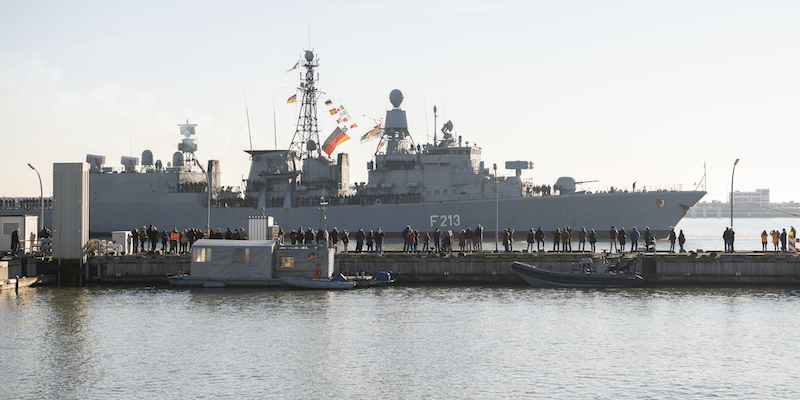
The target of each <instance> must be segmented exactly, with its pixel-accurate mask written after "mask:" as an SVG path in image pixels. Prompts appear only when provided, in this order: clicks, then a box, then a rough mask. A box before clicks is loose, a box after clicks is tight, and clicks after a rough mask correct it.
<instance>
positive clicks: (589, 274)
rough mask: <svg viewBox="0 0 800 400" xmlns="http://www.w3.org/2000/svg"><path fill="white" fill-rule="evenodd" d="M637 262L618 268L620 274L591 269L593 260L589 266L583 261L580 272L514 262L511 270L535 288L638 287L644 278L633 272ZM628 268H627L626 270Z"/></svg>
mask: <svg viewBox="0 0 800 400" xmlns="http://www.w3.org/2000/svg"><path fill="white" fill-rule="evenodd" d="M635 263H636V260H635V259H631V260H629V261H628V263H627V264H626V265H625V267H621V268H620V267H617V268H616V270H617V271H618V272H608V271H607V270H606V269H603V270H600V271H597V270H595V269H593V268H591V260H589V262H588V264H587V263H586V261H585V260H584V261H581V269H580V270H579V271H571V272H566V271H552V270H547V269H542V268H537V267H535V266H533V265H528V264H524V263H521V262H514V263H512V264H511V269H512V270H514V272H516V273H517V275H519V276H520V277H521V278H522V279H524V280H525V282H528V284H530V285H531V286H535V287H608V288H621V287H636V286H641V285H643V284H644V278H642V277H641V276H640V275H638V274H636V273H633V272H631V271H632V270H633V268H632V266H633V265H635ZM626 267H627V268H626Z"/></svg>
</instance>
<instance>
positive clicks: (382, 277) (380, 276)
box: [347, 270, 395, 288]
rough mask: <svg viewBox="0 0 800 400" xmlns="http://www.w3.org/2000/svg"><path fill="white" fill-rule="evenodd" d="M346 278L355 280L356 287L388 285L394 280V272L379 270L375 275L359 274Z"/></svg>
mask: <svg viewBox="0 0 800 400" xmlns="http://www.w3.org/2000/svg"><path fill="white" fill-rule="evenodd" d="M347 280H350V281H353V282H355V283H356V287H359V288H368V287H375V286H389V285H392V284H394V282H395V279H394V273H393V272H392V271H386V270H382V271H379V272H378V273H377V274H375V276H372V275H366V274H359V275H356V276H354V277H348V278H347Z"/></svg>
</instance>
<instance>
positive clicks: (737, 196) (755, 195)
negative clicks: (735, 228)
mask: <svg viewBox="0 0 800 400" xmlns="http://www.w3.org/2000/svg"><path fill="white" fill-rule="evenodd" d="M729 205H730V203H729ZM740 205H741V206H757V207H769V189H756V191H755V192H740V191H738V190H737V191H735V192H733V206H734V208H735V207H737V206H740ZM734 212H736V210H734Z"/></svg>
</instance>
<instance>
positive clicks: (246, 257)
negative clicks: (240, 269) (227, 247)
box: [233, 248, 250, 264]
mask: <svg viewBox="0 0 800 400" xmlns="http://www.w3.org/2000/svg"><path fill="white" fill-rule="evenodd" d="M233 263H234V264H250V249H247V248H244V249H233Z"/></svg>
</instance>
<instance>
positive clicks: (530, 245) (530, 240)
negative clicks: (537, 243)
mask: <svg viewBox="0 0 800 400" xmlns="http://www.w3.org/2000/svg"><path fill="white" fill-rule="evenodd" d="M535 237H536V233H534V231H533V228H531V229H530V230H529V231H528V237H527V242H528V247H527V248H526V249H525V251H527V252H528V253H530V252H532V250H533V242H534V240H536V239H535Z"/></svg>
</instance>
